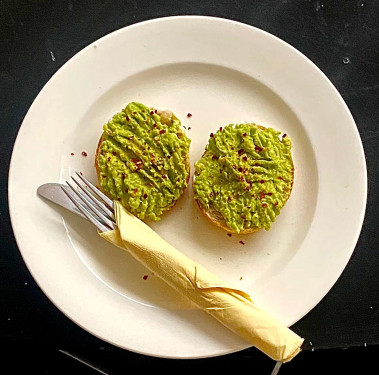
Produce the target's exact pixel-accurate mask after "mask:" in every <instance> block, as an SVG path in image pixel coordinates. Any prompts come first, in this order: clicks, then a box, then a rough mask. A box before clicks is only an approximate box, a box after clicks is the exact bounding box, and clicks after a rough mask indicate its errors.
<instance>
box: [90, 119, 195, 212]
mask: <svg viewBox="0 0 379 375" xmlns="http://www.w3.org/2000/svg"><path fill="white" fill-rule="evenodd" d="M158 113H159V112H158ZM102 142H103V134H102V135H101V137H100V139H99V142H98V144H97V147H96V154H95V169H96V176H97V180H98V182H99V183H98V185H97V187H98V188H99V189H100V190H101V191H102V192H103V193H104V194H105V195H106V196H107V197H108V198H109V199H113V198H112V197H111V196H109V194H108V193H107V192H106V191H104V190H103V189H102V188H101V187H100V166H99V156H100V148H101V143H102ZM185 165H186V170H187V172H188V176H187V179H186V186H185V188H184V189H183V192H182V194H181V195H180V196H179V197H178V199H176V200H175V201H174V202H173V203H172V204H171V205H170V206H168V207H166V208H165V209H164V210H163V211H162V215H163V214H165V213H166V212H168V211H170V210H171V209H172V208H173V207H174V206H175V205H176V204H177V202H178V201H179V200H180V198H181V197H182V196H183V195H184V193H185V191H186V189H187V186H188V183H189V180H190V159H189V153H187V154H186V159H185ZM125 208H126V209H127V210H128V209H129V207H125Z"/></svg>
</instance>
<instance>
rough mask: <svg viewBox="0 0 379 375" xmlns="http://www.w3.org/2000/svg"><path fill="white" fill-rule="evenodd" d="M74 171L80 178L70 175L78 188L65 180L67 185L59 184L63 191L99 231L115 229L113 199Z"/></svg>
mask: <svg viewBox="0 0 379 375" xmlns="http://www.w3.org/2000/svg"><path fill="white" fill-rule="evenodd" d="M75 173H76V175H77V177H78V178H79V179H80V180H78V179H77V178H74V177H73V176H71V179H72V181H73V182H74V183H75V185H76V186H77V187H78V188H79V189H77V188H75V187H74V186H73V185H72V184H71V183H70V182H68V181H66V184H67V186H65V185H61V188H62V190H63V191H64V193H65V194H66V195H67V197H68V198H69V199H70V200H71V202H72V203H73V204H74V205H75V206H76V207H77V208H78V210H79V211H80V212H81V213H82V214H83V215H84V216H85V217H86V218H87V219H88V220H89V221H90V222H91V223H92V224H94V225H95V226H96V228H97V229H99V230H100V231H101V232H108V231H110V230H113V229H116V228H117V224H116V220H115V217H114V210H113V201H112V200H111V199H109V198H108V197H107V196H106V195H105V194H104V193H103V192H101V191H100V190H99V189H98V188H97V187H96V186H94V185H93V184H92V183H91V182H89V181H88V180H87V179H86V178H85V177H84V176H82V175H81V174H80V173H78V172H75Z"/></svg>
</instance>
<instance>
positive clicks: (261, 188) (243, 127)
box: [193, 124, 294, 233]
mask: <svg viewBox="0 0 379 375" xmlns="http://www.w3.org/2000/svg"><path fill="white" fill-rule="evenodd" d="M280 134H281V132H279V131H276V130H274V129H272V128H262V127H260V126H259V125H255V124H237V125H234V124H230V125H228V126H226V127H225V128H223V129H222V128H220V130H218V131H217V133H215V134H211V136H210V139H209V142H208V145H207V146H206V148H205V153H204V155H203V157H202V158H201V159H200V160H199V161H198V162H197V163H196V164H195V179H194V185H193V186H194V196H195V199H197V200H198V201H199V203H200V204H201V206H202V207H203V208H204V210H206V211H207V210H209V209H212V210H216V211H218V212H219V213H220V214H221V215H222V216H223V218H224V220H225V223H226V225H227V226H228V227H229V228H231V229H233V230H234V231H236V232H238V233H239V232H241V231H243V230H247V229H252V228H264V229H266V230H269V229H270V227H271V224H272V223H273V222H274V221H275V218H276V216H277V215H279V213H280V210H281V208H282V207H283V206H284V204H285V203H286V201H287V199H288V198H289V195H290V193H291V189H292V184H293V175H294V168H293V162H292V157H291V140H290V139H289V138H288V137H287V135H286V134H283V135H282V136H281V137H280Z"/></svg>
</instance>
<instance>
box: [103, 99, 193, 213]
mask: <svg viewBox="0 0 379 375" xmlns="http://www.w3.org/2000/svg"><path fill="white" fill-rule="evenodd" d="M189 146H190V140H189V139H188V138H187V137H186V135H185V134H184V133H183V131H182V129H181V124H180V121H179V119H178V118H176V117H175V115H173V114H172V113H171V112H170V111H162V112H161V111H157V110H156V109H154V108H150V107H146V106H144V105H143V104H140V103H135V102H132V103H130V104H128V105H127V106H126V108H125V109H123V110H122V111H121V112H119V113H117V114H115V115H114V116H113V118H112V119H111V120H110V121H109V122H108V123H106V124H105V125H104V127H103V135H102V140H101V143H100V145H99V148H98V169H99V170H98V177H99V185H100V188H101V189H102V190H103V191H104V192H105V193H106V194H107V195H108V196H109V197H111V198H112V199H114V200H118V201H120V203H121V204H122V205H123V206H124V207H125V208H126V209H127V210H129V211H130V212H131V213H133V214H134V215H136V216H138V217H139V218H140V219H142V220H144V219H150V220H154V221H158V220H159V219H160V216H161V215H162V213H163V212H164V211H166V210H168V209H169V208H171V207H172V206H173V205H174V204H175V202H176V201H177V199H178V198H179V197H180V196H181V195H182V194H183V192H184V189H185V188H186V186H187V184H188V178H189V160H188V152H189Z"/></svg>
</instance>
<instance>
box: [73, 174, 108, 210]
mask: <svg viewBox="0 0 379 375" xmlns="http://www.w3.org/2000/svg"><path fill="white" fill-rule="evenodd" d="M75 173H76V174H77V176H78V177H79V178H80V179H81V180H82V181H83V182H84V183H85V184H86V185H87V186H88V187H89V188H90V189H91V190H92V192H93V193H95V194H96V195H97V196H99V197H100V198H101V199H102V200H103V202H104V203H105V205H106V206H107V207H108V208H109V209H110V210H112V211H113V202H112V200H111V199H109V198H108V197H107V196H106V195H105V194H104V193H103V192H102V191H100V190H99V189H98V188H97V187H96V186H95V185H93V184H92V183H91V182H89V181H88V180H87V179H86V178H85V177H84V176H82V175H81V174H80V173H78V172H75Z"/></svg>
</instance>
